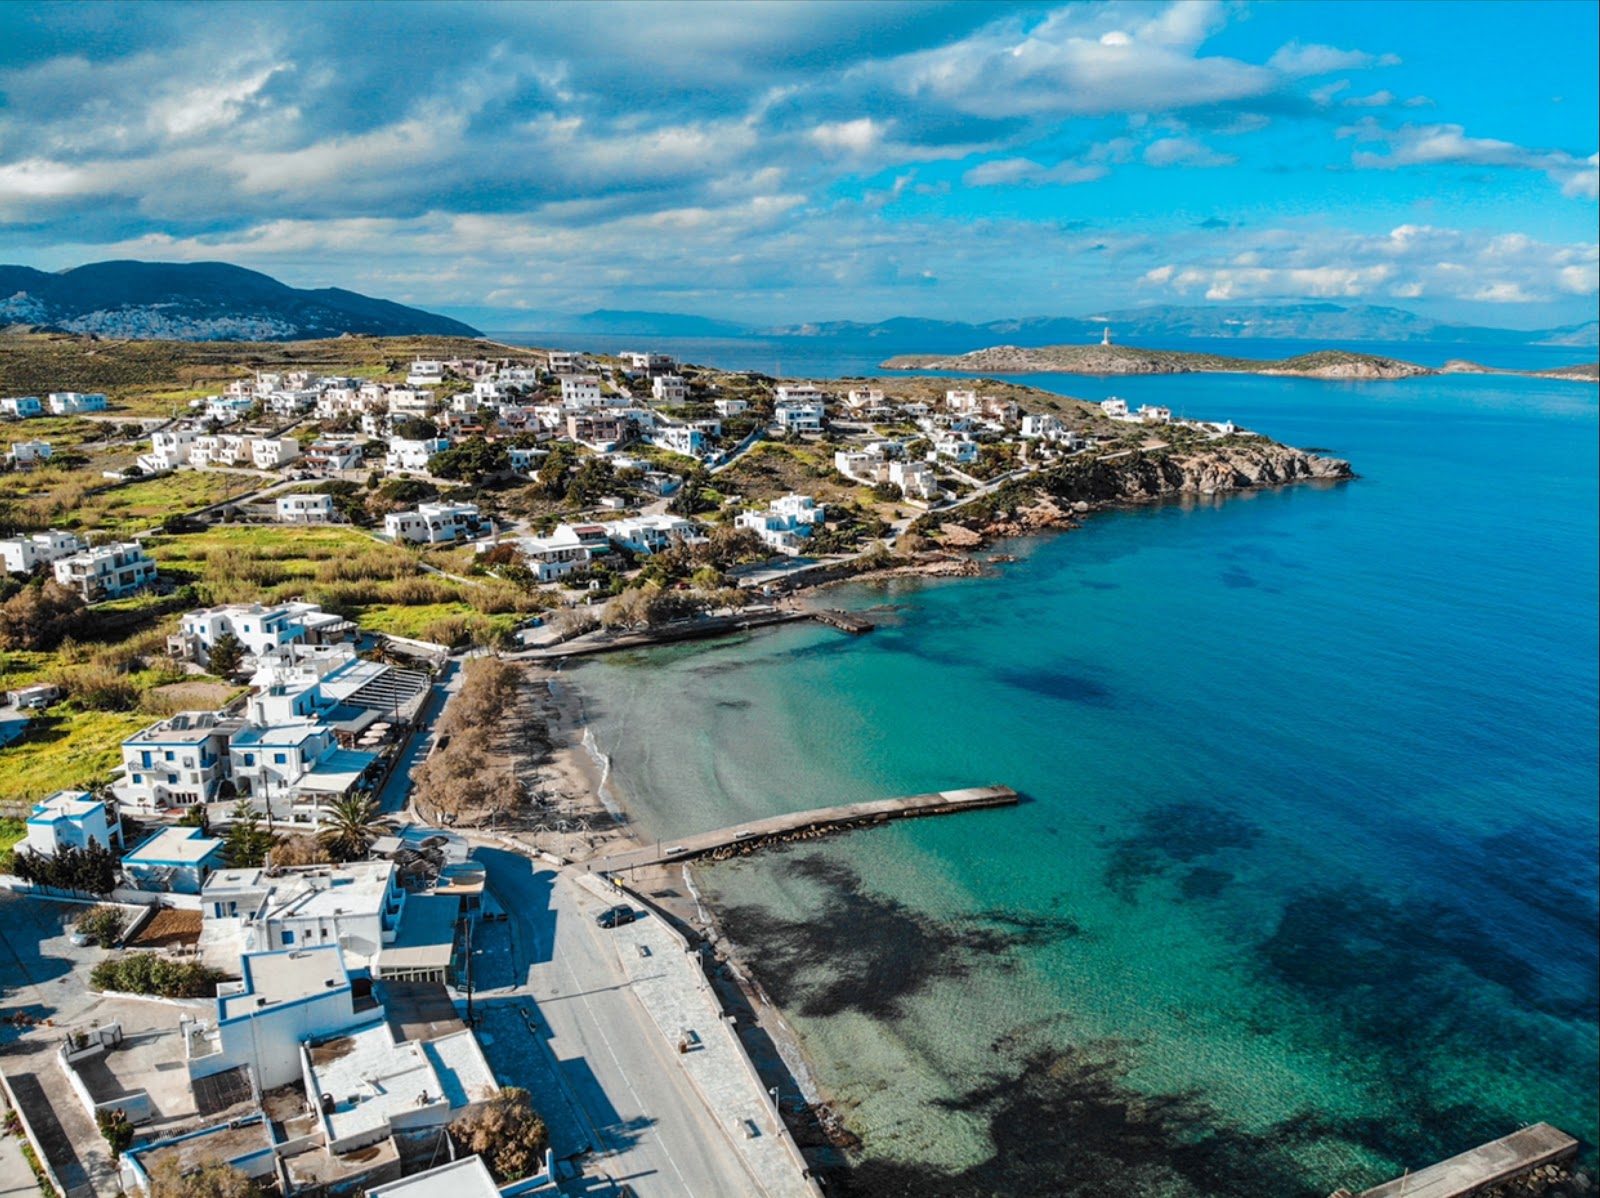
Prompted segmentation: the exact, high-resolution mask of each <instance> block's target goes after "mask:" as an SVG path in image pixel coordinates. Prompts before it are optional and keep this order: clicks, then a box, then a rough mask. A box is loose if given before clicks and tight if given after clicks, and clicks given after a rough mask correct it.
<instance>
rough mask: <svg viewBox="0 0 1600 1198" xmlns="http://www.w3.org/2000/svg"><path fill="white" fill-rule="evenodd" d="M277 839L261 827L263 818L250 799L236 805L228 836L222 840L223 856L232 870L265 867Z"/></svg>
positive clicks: (240, 801)
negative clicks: (257, 812)
mask: <svg viewBox="0 0 1600 1198" xmlns="http://www.w3.org/2000/svg"><path fill="white" fill-rule="evenodd" d="M276 843H277V839H276V837H274V836H273V835H272V833H271V832H268V831H267V830H266V829H265V828H263V827H262V826H261V818H260V817H259V816H258V815H257V814H256V809H255V808H254V807H252V806H251V805H250V801H249V800H248V799H240V800H239V801H238V802H237V803H235V804H234V807H233V813H232V816H231V822H230V823H229V825H228V834H227V835H226V836H225V837H223V840H222V855H223V858H224V859H225V860H226V861H227V863H228V866H229V867H230V868H232V869H244V868H253V867H255V866H258V865H265V864H266V861H267V854H268V853H269V852H271V851H272V846H273V845H274V844H276Z"/></svg>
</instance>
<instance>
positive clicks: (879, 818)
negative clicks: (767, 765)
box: [590, 786, 1018, 873]
mask: <svg viewBox="0 0 1600 1198" xmlns="http://www.w3.org/2000/svg"><path fill="white" fill-rule="evenodd" d="M1017 802H1018V796H1017V792H1016V791H1014V790H1012V789H1011V787H1009V786H970V787H967V788H965V789H962V790H937V791H934V792H933V793H931V794H920V795H910V796H908V797H906V798H901V799H876V800H873V801H871V802H867V803H846V804H843V805H842V806H839V807H819V808H814V809H813V810H811V811H796V812H794V813H792V814H790V815H774V816H769V817H768V818H766V819H757V820H751V821H749V822H748V823H743V824H734V825H733V826H732V827H728V828H720V829H718V830H717V831H715V832H702V833H700V834H698V835H696V836H681V837H678V838H677V839H676V840H664V841H661V842H659V843H657V844H655V845H651V846H647V847H645V848H642V849H634V850H632V851H629V852H624V853H613V854H611V855H610V856H608V857H601V858H598V859H597V860H595V861H593V862H591V863H590V868H591V869H593V870H594V871H595V872H597V873H598V872H604V873H616V872H618V871H620V870H625V869H632V868H635V867H640V866H647V865H660V864H662V863H663V862H666V861H688V860H691V859H692V858H695V857H704V856H706V855H707V854H709V853H715V852H716V851H717V850H719V849H725V848H734V847H740V846H745V845H750V846H754V845H757V844H760V843H761V842H762V841H766V840H770V839H773V838H775V837H793V836H796V835H800V834H802V833H806V832H813V831H825V830H827V829H830V828H842V827H850V826H856V825H862V824H881V823H887V822H888V821H890V820H894V819H913V818H915V817H917V816H923V815H949V814H951V813H952V812H956V811H976V810H979V809H981V808H984V807H1012V806H1015V805H1016V803H1017Z"/></svg>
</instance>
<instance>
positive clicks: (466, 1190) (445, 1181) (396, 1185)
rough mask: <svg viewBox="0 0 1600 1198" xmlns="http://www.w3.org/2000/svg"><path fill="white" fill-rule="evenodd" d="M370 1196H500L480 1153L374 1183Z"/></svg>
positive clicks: (429, 1197)
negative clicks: (376, 1184) (384, 1181)
mask: <svg viewBox="0 0 1600 1198" xmlns="http://www.w3.org/2000/svg"><path fill="white" fill-rule="evenodd" d="M367 1198H500V1187H498V1186H497V1185H495V1184H494V1178H493V1177H492V1176H491V1175H490V1173H489V1166H487V1165H485V1164H484V1163H483V1158H482V1157H481V1156H464V1157H462V1158H461V1159H460V1160H458V1161H451V1162H450V1163H449V1164H448V1165H440V1166H439V1167H438V1168H436V1169H429V1170H428V1171H427V1172H426V1173H417V1174H413V1175H412V1176H410V1177H404V1178H401V1179H400V1180H399V1181H391V1182H390V1183H389V1184H388V1185H382V1186H373V1187H372V1189H370V1190H368V1191H367Z"/></svg>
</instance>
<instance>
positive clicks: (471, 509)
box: [383, 503, 481, 545]
mask: <svg viewBox="0 0 1600 1198" xmlns="http://www.w3.org/2000/svg"><path fill="white" fill-rule="evenodd" d="M480 524H481V518H480V516H479V515H478V505H477V504H475V503H419V504H418V505H417V508H416V510H415V511H412V512H390V513H389V514H388V515H387V516H385V517H384V518H383V531H384V532H385V533H386V534H387V535H388V536H389V537H390V538H391V539H393V540H396V541H414V542H417V543H419V544H428V545H436V544H439V543H441V542H444V541H466V540H470V539H471V538H472V537H474V536H476V535H477V533H478V528H479V526H480Z"/></svg>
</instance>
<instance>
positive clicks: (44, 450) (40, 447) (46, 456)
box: [6, 441, 55, 467]
mask: <svg viewBox="0 0 1600 1198" xmlns="http://www.w3.org/2000/svg"><path fill="white" fill-rule="evenodd" d="M54 455H55V450H53V449H52V448H50V442H48V441H13V442H12V443H11V452H10V453H8V454H6V457H8V458H10V459H11V464H12V465H13V466H18V467H21V466H37V465H38V464H39V463H40V462H48V461H49V460H50V459H51V457H53V456H54Z"/></svg>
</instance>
